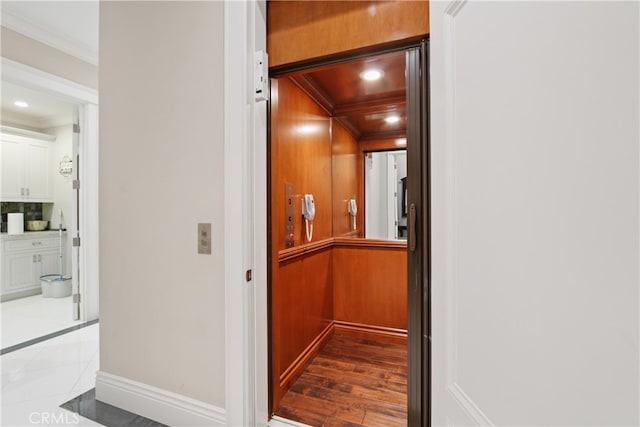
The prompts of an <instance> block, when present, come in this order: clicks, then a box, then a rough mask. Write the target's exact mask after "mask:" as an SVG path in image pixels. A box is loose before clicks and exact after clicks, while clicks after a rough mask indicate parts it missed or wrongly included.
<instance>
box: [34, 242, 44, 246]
mask: <svg viewBox="0 0 640 427" xmlns="http://www.w3.org/2000/svg"><path fill="white" fill-rule="evenodd" d="M31 245H32V246H40V245H42V242H31Z"/></svg>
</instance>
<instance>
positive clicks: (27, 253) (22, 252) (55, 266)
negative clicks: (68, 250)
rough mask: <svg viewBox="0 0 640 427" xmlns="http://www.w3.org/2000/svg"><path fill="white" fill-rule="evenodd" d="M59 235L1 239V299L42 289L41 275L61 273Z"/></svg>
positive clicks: (19, 236) (43, 233)
mask: <svg viewBox="0 0 640 427" xmlns="http://www.w3.org/2000/svg"><path fill="white" fill-rule="evenodd" d="M59 242H60V240H59V238H58V237H57V232H32V233H25V234H22V235H15V236H9V235H4V234H3V236H2V287H1V291H2V293H1V296H2V300H3V301H4V300H8V299H11V297H12V296H14V297H15V296H16V295H22V294H25V293H28V292H29V291H32V292H33V293H37V291H38V290H39V289H40V276H42V275H44V274H58V273H60V252H59V245H60V243H59Z"/></svg>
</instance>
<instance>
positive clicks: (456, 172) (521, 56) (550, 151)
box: [430, 2, 640, 426]
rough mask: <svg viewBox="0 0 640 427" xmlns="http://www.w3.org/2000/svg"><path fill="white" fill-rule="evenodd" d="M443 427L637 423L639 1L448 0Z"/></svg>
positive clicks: (439, 91)
mask: <svg viewBox="0 0 640 427" xmlns="http://www.w3.org/2000/svg"><path fill="white" fill-rule="evenodd" d="M430 7H431V15H430V19H431V53H432V55H431V91H432V92H431V112H432V120H431V124H432V130H431V148H432V159H431V161H432V164H431V166H432V169H431V178H432V182H431V184H432V201H431V202H432V204H431V208H432V233H433V234H432V297H433V299H432V308H433V312H432V321H433V332H432V342H433V360H432V369H431V371H432V372H433V387H432V388H433V396H432V403H433V413H432V416H433V424H434V425H447V426H453V425H502V426H507V425H508V426H524V425H527V426H531V425H536V426H550V425H554V426H570V425H571V426H587V425H597V426H604V425H607V426H623V425H625V426H626V425H634V426H637V425H638V424H639V423H640V419H639V401H640V395H639V372H638V370H639V366H640V363H639V350H638V346H639V336H638V333H639V328H638V321H639V318H638V311H639V304H638V303H639V301H638V298H639V292H638V283H639V279H640V278H639V275H638V271H639V209H638V207H639V206H638V204H639V201H640V200H639V190H640V186H639V177H640V174H639V172H640V169H639V159H638V156H639V147H638V145H639V140H640V131H639V116H640V110H639V104H640V99H639V89H640V88H639V82H638V80H639V79H638V76H639V75H640V69H639V63H640V57H639V50H640V49H639V48H640V46H639V37H638V34H639V30H640V25H639V4H638V2H493V3H492V2H451V3H448V2H447V3H445V2H432V3H431V6H430Z"/></svg>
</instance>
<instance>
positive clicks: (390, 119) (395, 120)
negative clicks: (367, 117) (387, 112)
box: [384, 116, 400, 123]
mask: <svg viewBox="0 0 640 427" xmlns="http://www.w3.org/2000/svg"><path fill="white" fill-rule="evenodd" d="M384 121H385V122H387V123H398V122H399V121H400V117H398V116H389V117H387V118H386V119H384Z"/></svg>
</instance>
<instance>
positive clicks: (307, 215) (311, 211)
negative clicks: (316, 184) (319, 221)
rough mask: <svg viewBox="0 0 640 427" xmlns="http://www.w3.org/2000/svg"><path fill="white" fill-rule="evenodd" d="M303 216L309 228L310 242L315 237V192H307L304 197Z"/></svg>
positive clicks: (308, 237) (308, 236)
mask: <svg viewBox="0 0 640 427" xmlns="http://www.w3.org/2000/svg"><path fill="white" fill-rule="evenodd" d="M302 216H304V222H305V225H306V229H307V241H308V242H310V241H311V238H312V237H313V222H311V224H309V222H310V221H313V218H314V217H315V216H316V204H315V202H314V201H313V194H305V195H304V197H303V198H302Z"/></svg>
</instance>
